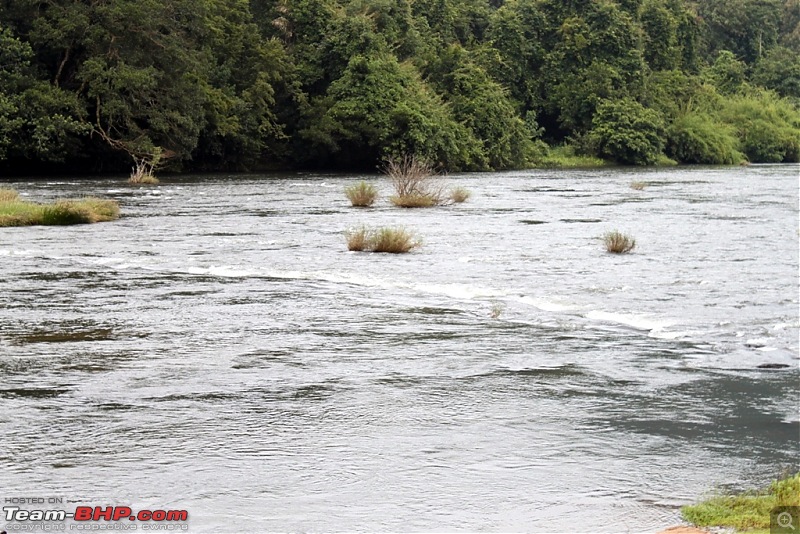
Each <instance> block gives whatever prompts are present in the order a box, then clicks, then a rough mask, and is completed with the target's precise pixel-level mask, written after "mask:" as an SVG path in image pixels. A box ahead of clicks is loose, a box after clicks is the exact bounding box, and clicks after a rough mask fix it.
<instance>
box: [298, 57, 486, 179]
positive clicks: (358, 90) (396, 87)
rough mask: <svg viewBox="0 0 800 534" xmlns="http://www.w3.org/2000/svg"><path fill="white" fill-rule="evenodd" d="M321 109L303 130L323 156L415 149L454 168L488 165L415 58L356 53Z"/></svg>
mask: <svg viewBox="0 0 800 534" xmlns="http://www.w3.org/2000/svg"><path fill="white" fill-rule="evenodd" d="M317 109H318V111H317V113H316V115H315V116H314V117H313V120H312V121H311V124H310V125H309V127H308V128H306V129H305V130H304V131H303V132H302V135H303V136H304V138H306V139H307V140H308V141H309V142H310V143H311V145H312V146H313V147H314V149H315V150H314V157H315V158H317V159H322V160H323V161H324V160H325V159H326V158H327V159H328V160H329V161H330V162H332V163H335V164H338V165H344V166H357V167H369V166H373V165H375V164H376V163H378V162H379V161H381V160H383V159H385V158H387V157H392V156H398V155H402V154H406V153H410V154H415V155H417V157H419V158H422V159H424V160H426V161H429V162H431V163H433V164H435V165H438V166H441V167H444V168H448V169H469V168H476V167H481V166H482V154H481V145H480V143H479V141H478V140H477V139H475V137H474V136H473V135H472V134H471V132H470V131H469V130H468V129H467V128H466V127H465V126H463V125H462V124H459V123H458V122H456V121H455V120H454V119H453V117H452V114H451V112H450V109H449V108H448V107H447V106H446V105H445V104H444V103H443V102H442V101H441V100H440V98H439V97H437V96H436V95H435V94H434V93H433V91H431V90H430V88H429V87H427V86H426V85H425V84H424V83H423V81H422V80H421V78H420V76H419V74H418V72H417V71H416V69H415V68H414V67H413V66H412V65H411V64H409V63H400V62H398V61H397V58H395V57H394V56H392V55H378V56H373V57H364V56H356V57H354V58H353V59H351V60H350V63H349V64H348V66H347V69H346V70H345V73H344V75H343V76H342V77H341V78H340V79H339V80H336V81H335V82H333V83H332V84H331V86H330V90H329V92H328V95H327V96H326V97H325V98H324V99H322V100H319V101H318V102H317ZM326 154H327V156H326Z"/></svg>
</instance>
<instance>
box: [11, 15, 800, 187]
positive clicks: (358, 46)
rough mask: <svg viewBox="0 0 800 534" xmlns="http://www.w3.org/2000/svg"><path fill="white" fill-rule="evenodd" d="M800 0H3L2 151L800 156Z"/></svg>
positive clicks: (486, 162)
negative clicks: (565, 149) (562, 151)
mask: <svg viewBox="0 0 800 534" xmlns="http://www.w3.org/2000/svg"><path fill="white" fill-rule="evenodd" d="M799 110H800V0H700V1H694V2H691V1H688V0H249V1H248V0H2V1H0V170H2V172H3V173H27V172H30V173H37V172H63V170H64V169H66V168H69V169H73V170H80V171H82V172H112V171H113V172H118V171H120V170H127V169H129V168H130V166H131V163H132V161H148V162H154V161H157V162H161V163H164V164H167V165H169V166H170V167H171V168H173V169H175V170H186V171H190V170H193V171H197V170H200V171H210V170H248V169H270V168H273V169H277V168H327V169H374V168H375V166H376V165H377V164H379V163H380V162H381V161H384V160H386V159H387V158H391V157H396V156H399V155H402V154H409V153H410V154H415V155H416V156H417V157H419V158H422V159H424V160H426V161H428V162H430V163H431V164H434V165H436V166H440V167H442V168H445V169H449V170H492V169H509V168H522V167H526V166H531V165H537V164H543V163H545V162H548V161H550V162H553V161H554V159H553V147H564V146H566V147H568V148H569V150H571V151H572V152H574V153H576V154H585V155H589V156H595V157H600V158H603V159H605V160H608V161H612V162H616V163H620V164H640V165H646V164H654V163H658V162H663V161H670V160H673V161H677V162H680V163H706V164H735V163H740V162H745V161H750V162H796V161H800V111H799Z"/></svg>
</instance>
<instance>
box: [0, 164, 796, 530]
mask: <svg viewBox="0 0 800 534" xmlns="http://www.w3.org/2000/svg"><path fill="white" fill-rule="evenodd" d="M634 175H635V176H634ZM797 176H798V167H797V166H751V167H748V168H724V169H703V168H695V169H688V170H687V169H670V170H667V171H661V170H639V169H637V170H628V169H625V170H600V171H572V172H564V171H526V172H515V173H505V174H499V173H498V174H481V175H464V176H454V177H453V180H454V181H457V182H458V184H459V185H463V186H465V187H467V188H468V189H470V190H471V191H472V193H473V196H472V198H471V199H470V201H469V202H468V203H466V204H462V205H457V206H451V207H447V208H437V209H430V210H402V209H396V208H392V207H390V206H389V205H388V203H380V204H379V205H378V206H377V207H376V208H374V209H370V210H356V209H351V208H349V207H348V205H347V201H346V199H345V197H344V195H343V188H344V186H345V185H346V184H347V183H350V182H351V181H352V180H356V179H361V178H362V177H352V176H343V175H336V176H332V175H326V176H314V175H291V176H284V177H266V176H252V177H247V178H242V177H236V178H234V177H226V176H213V177H186V178H180V179H173V180H170V179H169V178H167V179H166V180H165V181H164V182H165V183H163V185H161V186H159V187H144V188H135V187H129V186H127V185H123V184H122V183H121V181H110V180H108V181H93V182H92V181H78V182H20V183H16V184H14V185H15V186H16V187H17V188H18V189H19V190H20V191H21V192H23V194H27V195H29V196H30V197H31V198H37V199H38V198H41V199H49V198H53V197H57V196H79V195H84V194H95V195H101V196H110V197H113V198H117V199H119V200H120V202H121V204H122V207H123V214H124V217H123V218H122V219H120V220H119V221H117V222H114V223H106V224H98V225H91V226H80V227H68V228H46V227H31V228H11V229H2V230H0V261H1V262H2V263H0V265H2V267H0V269H1V270H0V279H2V280H3V289H4V291H3V292H2V293H0V309H2V310H3V313H2V315H0V354H2V356H0V373H2V377H3V380H2V382H0V399H2V403H3V404H2V405H3V410H2V411H0V430H2V435H3V445H4V446H3V447H2V448H0V461H2V463H3V465H5V466H7V468H6V469H5V470H4V471H2V473H0V486H2V487H3V488H5V492H6V494H9V495H30V496H44V495H63V496H64V497H66V498H68V499H71V500H80V501H82V502H92V503H96V504H118V505H132V506H135V507H138V508H147V507H150V508H156V507H157V508H186V509H188V510H189V511H190V517H191V525H192V530H193V531H197V532H242V531H250V532H263V531H289V530H291V531H299V530H314V531H321V530H325V531H332V530H336V531H341V530H371V531H376V530H381V531H385V530H394V531H434V530H435V531H445V530H467V531H478V530H480V531H484V530H486V531H543V532H545V531H546V532H553V531H563V532H568V531H569V532H572V531H614V532H619V531H631V532H638V531H647V530H655V529H657V528H659V527H664V526H667V525H669V524H672V523H674V522H676V521H677V520H678V507H679V506H680V505H681V504H684V503H686V502H689V501H692V500H694V499H696V498H697V497H698V496H700V495H702V494H703V493H705V492H707V491H708V490H710V489H713V488H714V487H715V486H717V485H724V486H726V487H748V486H751V485H757V484H763V483H765V482H767V481H768V480H769V479H770V477H772V476H774V475H776V474H778V473H779V472H780V471H781V470H782V469H784V468H787V467H789V468H794V469H797V468H798V465H799V464H800V451H799V450H798V437H799V435H800V434H799V432H800V423H799V422H798V412H797V406H798V401H800V393H799V392H800V384H799V383H798V375H800V372H798V286H797V283H798V282H797V269H798V227H797V221H798V199H797ZM367 178H368V179H375V180H378V178H377V177H374V178H373V177H367ZM634 178H635V179H638V180H643V181H646V182H647V187H646V188H645V189H644V190H641V191H636V190H632V189H631V188H630V187H629V184H630V182H631V180H632V179H634ZM384 189H385V191H384V192H388V191H387V189H388V188H384ZM361 224H367V225H374V226H378V225H392V224H402V225H404V226H406V227H407V228H409V229H412V230H414V231H416V232H417V233H418V234H420V235H421V236H422V238H423V240H424V246H423V247H422V248H421V249H419V250H418V251H415V252H413V253H411V254H407V255H399V256H395V255H376V254H359V253H351V252H348V251H347V250H346V246H345V244H344V237H343V232H344V230H346V229H347V228H350V227H353V226H358V225H361ZM615 228H618V229H620V230H622V231H626V232H630V233H632V234H633V235H634V236H635V237H636V240H637V243H638V247H637V249H636V251H635V252H634V253H633V254H630V255H625V256H614V255H609V254H606V253H605V252H604V250H603V247H602V243H601V241H600V239H599V238H600V236H601V235H602V234H603V233H604V232H605V231H608V230H611V229H615ZM0 497H1V496H0Z"/></svg>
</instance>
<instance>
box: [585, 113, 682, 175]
mask: <svg viewBox="0 0 800 534" xmlns="http://www.w3.org/2000/svg"><path fill="white" fill-rule="evenodd" d="M665 133H666V132H665V125H664V120H663V118H662V116H661V115H660V114H659V113H658V112H657V111H654V110H652V109H647V108H645V107H644V106H642V105H641V104H640V103H638V102H636V101H635V100H632V99H630V98H625V99H621V100H603V101H602V102H601V103H600V104H599V105H598V106H597V113H596V114H595V116H594V119H593V121H592V130H591V131H590V132H589V140H590V143H591V144H592V145H593V146H594V148H595V151H596V153H597V155H598V156H600V157H604V158H609V159H612V160H614V161H616V162H618V163H623V164H633V165H652V164H653V163H655V162H656V161H657V160H658V157H659V156H660V155H661V153H662V150H663V149H664V134H665Z"/></svg>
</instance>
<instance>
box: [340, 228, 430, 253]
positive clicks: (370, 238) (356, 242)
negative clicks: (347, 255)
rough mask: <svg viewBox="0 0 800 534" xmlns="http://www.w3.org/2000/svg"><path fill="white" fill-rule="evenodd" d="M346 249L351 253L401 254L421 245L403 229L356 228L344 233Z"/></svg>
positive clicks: (411, 234) (412, 235)
mask: <svg viewBox="0 0 800 534" xmlns="http://www.w3.org/2000/svg"><path fill="white" fill-rule="evenodd" d="M346 237H347V249H348V250H352V251H359V252H360V251H367V252H388V253H391V254H402V253H405V252H410V251H412V250H413V249H415V248H417V247H419V246H420V245H421V244H422V243H421V241H420V240H419V239H417V238H416V237H415V236H414V234H413V233H411V232H409V231H408V230H406V229H405V228H388V227H384V228H377V229H369V228H366V227H363V226H362V227H360V228H356V229H354V230H350V231H348V232H347V233H346Z"/></svg>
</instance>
